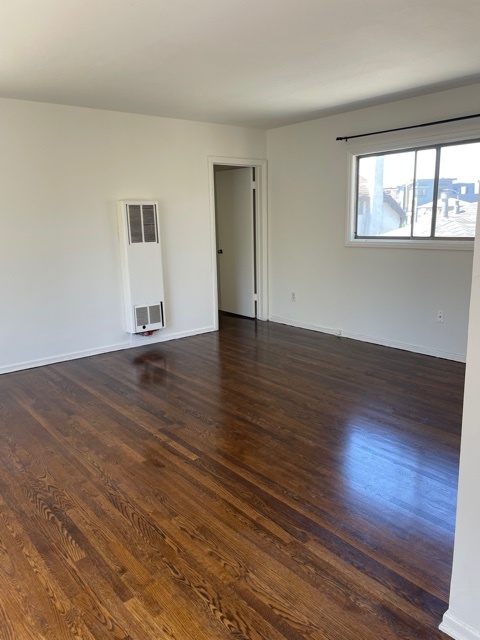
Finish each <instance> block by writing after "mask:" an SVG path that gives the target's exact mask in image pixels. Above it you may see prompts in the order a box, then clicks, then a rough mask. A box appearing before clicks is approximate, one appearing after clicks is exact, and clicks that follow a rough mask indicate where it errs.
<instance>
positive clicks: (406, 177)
mask: <svg viewBox="0 0 480 640" xmlns="http://www.w3.org/2000/svg"><path fill="white" fill-rule="evenodd" d="M356 170H357V173H356V200H355V230H354V237H355V239H363V240H369V239H370V240H386V241H387V240H411V241H414V240H424V241H431V240H472V239H473V238H474V237H475V224H476V217H477V207H478V195H479V194H478V192H479V182H478V180H479V178H480V142H478V141H475V142H462V143H449V144H438V145H433V146H429V147H417V148H414V149H405V150H402V151H392V152H383V153H375V154H368V155H358V156H356Z"/></svg>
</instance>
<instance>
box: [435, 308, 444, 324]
mask: <svg viewBox="0 0 480 640" xmlns="http://www.w3.org/2000/svg"><path fill="white" fill-rule="evenodd" d="M443 319H444V315H443V311H442V310H441V309H439V310H438V311H437V322H443Z"/></svg>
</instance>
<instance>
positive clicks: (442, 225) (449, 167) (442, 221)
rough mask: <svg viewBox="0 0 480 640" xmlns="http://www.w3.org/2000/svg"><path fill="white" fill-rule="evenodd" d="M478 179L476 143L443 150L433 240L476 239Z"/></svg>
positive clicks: (479, 167) (479, 160) (479, 157)
mask: <svg viewBox="0 0 480 640" xmlns="http://www.w3.org/2000/svg"><path fill="white" fill-rule="evenodd" d="M479 179H480V143H479V142H474V143H469V144H459V145H454V146H449V147H442V149H441V155H440V175H439V181H438V203H437V220H436V225H435V237H438V238H442V237H443V238H474V237H475V222H476V218H477V206H478V180H479Z"/></svg>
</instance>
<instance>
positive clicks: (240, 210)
mask: <svg viewBox="0 0 480 640" xmlns="http://www.w3.org/2000/svg"><path fill="white" fill-rule="evenodd" d="M252 177H253V169H252V168H250V167H247V168H244V167H242V168H233V169H227V170H221V171H216V172H215V211H216V223H217V272H218V307H219V309H220V310H221V311H227V312H229V313H235V314H238V315H241V316H248V317H250V318H254V317H255V237H254V228H255V225H254V216H255V208H254V207H255V205H254V190H253V179H252Z"/></svg>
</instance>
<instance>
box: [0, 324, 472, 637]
mask: <svg viewBox="0 0 480 640" xmlns="http://www.w3.org/2000/svg"><path fill="white" fill-rule="evenodd" d="M463 378H464V366H463V365H461V364H459V363H454V362H448V361H446V360H439V359H435V358H430V357H427V356H421V355H416V354H411V353H407V352H403V351H398V350H392V349H387V348H384V347H379V346H375V345H369V344H364V343H360V342H355V341H351V340H346V339H343V338H336V337H333V336H326V335H322V334H318V333H313V332H309V331H304V330H301V329H295V328H291V327H285V326H282V325H276V324H272V323H262V322H258V323H257V322H254V321H249V320H243V319H236V318H231V317H225V318H222V327H221V331H220V332H219V333H215V334H205V335H201V336H195V337H192V338H186V339H183V340H177V341H172V342H168V343H163V344H160V345H158V346H155V347H154V348H140V349H134V350H127V351H123V352H117V353H113V354H106V355H102V356H96V357H93V358H85V359H83V360H76V361H71V362H65V363H62V364H57V365H51V366H48V367H43V368H40V369H35V370H29V371H24V372H19V373H13V374H8V375H4V376H0V638H1V640H11V639H22V640H23V639H26V640H38V639H40V638H44V639H46V640H56V639H62V640H63V639H67V638H76V639H80V638H82V639H83V638H85V639H90V640H91V639H92V638H95V639H96V640H100V639H102V640H103V639H107V638H110V639H122V638H123V639H127V638H128V639H134V640H152V639H168V640H172V639H174V640H219V639H227V638H237V639H240V638H246V639H251V640H280V639H285V638H287V639H290V640H300V639H302V638H309V639H311V640H327V639H328V640H369V639H371V640H389V639H393V638H395V639H396V638H401V639H403V640H419V639H424V638H425V639H427V640H435V639H439V638H446V637H447V636H444V635H443V634H442V633H440V632H439V631H438V630H437V626H438V624H439V623H440V621H441V617H442V614H443V613H444V611H445V610H446V609H447V597H448V589H449V580H450V570H451V558H452V546H453V532H454V516H455V504H456V486H457V467H458V453H459V441H460V425H461V405H462V393H463Z"/></svg>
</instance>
